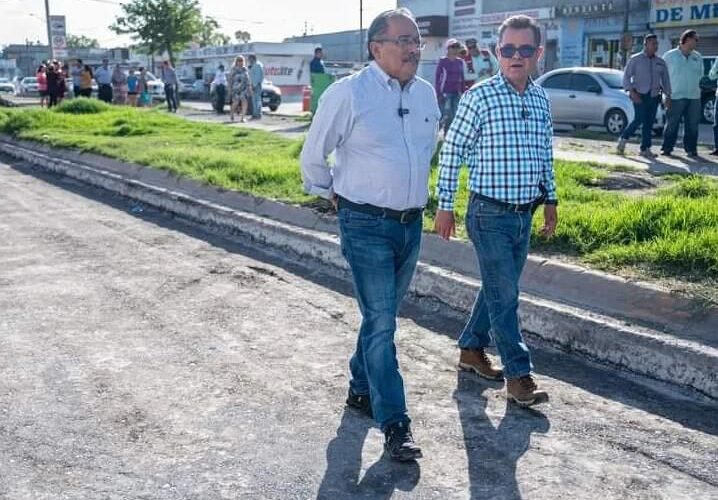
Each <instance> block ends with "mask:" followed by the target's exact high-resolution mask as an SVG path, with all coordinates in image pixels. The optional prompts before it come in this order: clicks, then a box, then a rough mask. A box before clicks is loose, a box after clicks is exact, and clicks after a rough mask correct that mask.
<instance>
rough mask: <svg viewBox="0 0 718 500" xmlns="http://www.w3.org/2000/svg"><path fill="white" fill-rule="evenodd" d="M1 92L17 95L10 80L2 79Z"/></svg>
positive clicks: (0, 81) (0, 83)
mask: <svg viewBox="0 0 718 500" xmlns="http://www.w3.org/2000/svg"><path fill="white" fill-rule="evenodd" d="M0 92H5V93H8V94H14V93H15V85H13V83H12V82H11V81H10V80H9V79H8V78H0Z"/></svg>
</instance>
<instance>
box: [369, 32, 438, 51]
mask: <svg viewBox="0 0 718 500" xmlns="http://www.w3.org/2000/svg"><path fill="white" fill-rule="evenodd" d="M372 42H378V43H381V42H391V43H393V44H394V45H398V46H399V47H401V48H402V49H404V50H406V49H409V48H414V47H416V48H417V49H419V50H424V48H426V43H425V42H424V41H423V40H422V39H421V38H417V37H413V36H409V35H402V36H399V37H396V38H375V39H374V40H372Z"/></svg>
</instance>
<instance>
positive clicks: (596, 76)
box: [536, 67, 665, 135]
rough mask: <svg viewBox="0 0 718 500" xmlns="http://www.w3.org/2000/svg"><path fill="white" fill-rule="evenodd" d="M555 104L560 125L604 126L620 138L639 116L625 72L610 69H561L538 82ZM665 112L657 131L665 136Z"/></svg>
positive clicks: (553, 110) (555, 118)
mask: <svg viewBox="0 0 718 500" xmlns="http://www.w3.org/2000/svg"><path fill="white" fill-rule="evenodd" d="M536 83H537V84H539V85H541V86H542V87H543V88H544V90H546V94H547V95H548V97H549V100H550V101H551V117H552V118H553V122H554V123H557V124H564V125H573V126H574V127H577V128H581V127H587V126H595V125H598V126H603V127H605V128H606V130H607V131H608V132H609V133H610V134H613V135H620V134H621V132H623V129H624V128H626V127H627V126H628V124H629V123H631V121H632V120H633V118H634V116H635V111H634V109H633V103H632V102H631V98H630V97H628V92H626V91H625V90H623V71H618V70H615V69H607V68H587V67H581V68H561V69H556V70H553V71H549V72H548V73H546V74H545V75H542V76H541V77H539V78H538V79H537V80H536ZM664 124H665V110H664V108H663V105H662V104H661V105H660V106H659V107H658V112H657V113H656V120H655V121H654V123H653V131H654V132H655V133H657V134H661V133H662V132H663V126H664Z"/></svg>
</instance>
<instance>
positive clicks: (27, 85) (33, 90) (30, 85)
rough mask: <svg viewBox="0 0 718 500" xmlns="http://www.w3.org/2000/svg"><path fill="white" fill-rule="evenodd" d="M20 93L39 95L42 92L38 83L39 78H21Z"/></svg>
mask: <svg viewBox="0 0 718 500" xmlns="http://www.w3.org/2000/svg"><path fill="white" fill-rule="evenodd" d="M19 90H20V92H19V93H20V95H37V94H39V93H40V91H39V89H38V85H37V78H35V77H34V76H26V77H25V78H23V79H22V80H20V89H19Z"/></svg>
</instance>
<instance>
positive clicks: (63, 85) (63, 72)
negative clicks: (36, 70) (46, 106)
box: [57, 61, 69, 104]
mask: <svg viewBox="0 0 718 500" xmlns="http://www.w3.org/2000/svg"><path fill="white" fill-rule="evenodd" d="M57 71H58V77H59V79H58V82H57V88H58V91H57V103H58V104H61V103H62V101H63V99H65V95H66V94H67V79H68V77H69V75H68V73H67V66H66V65H63V64H62V61H58V63H57Z"/></svg>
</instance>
